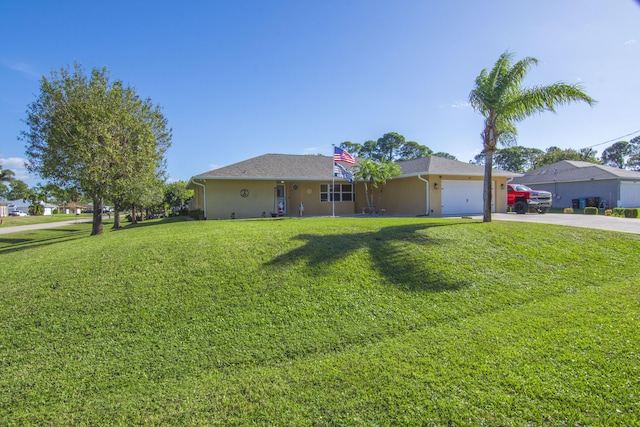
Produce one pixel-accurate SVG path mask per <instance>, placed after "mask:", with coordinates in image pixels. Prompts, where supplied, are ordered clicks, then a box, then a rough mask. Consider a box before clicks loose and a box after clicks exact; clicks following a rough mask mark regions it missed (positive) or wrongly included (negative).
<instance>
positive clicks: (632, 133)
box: [582, 129, 640, 150]
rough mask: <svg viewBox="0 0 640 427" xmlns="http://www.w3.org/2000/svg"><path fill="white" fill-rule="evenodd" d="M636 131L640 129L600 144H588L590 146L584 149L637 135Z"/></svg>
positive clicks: (639, 131)
mask: <svg viewBox="0 0 640 427" xmlns="http://www.w3.org/2000/svg"><path fill="white" fill-rule="evenodd" d="M636 133H640V129H638V130H637V131H635V132H631V133H628V134H626V135H622V136H619V137H617V138H613V139H610V140H608V141H605V142H601V143H599V144H594V145H590V146H588V147H585V148H582V150H586V149H587V148H593V147H597V146H599V145H604V144H608V143H610V142H613V141H620V140H621V139H622V138H626V137H628V136H631V135H635V134H636Z"/></svg>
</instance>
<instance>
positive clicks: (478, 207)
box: [441, 180, 495, 215]
mask: <svg viewBox="0 0 640 427" xmlns="http://www.w3.org/2000/svg"><path fill="white" fill-rule="evenodd" d="M491 187H492V192H493V194H495V189H494V187H495V186H494V185H493V183H492V185H491ZM441 188H442V215H472V214H476V215H477V214H482V210H483V205H484V204H483V199H482V188H483V182H482V181H463V180H456V181H453V180H443V181H442V187H441ZM491 210H492V211H494V212H495V203H494V202H493V201H492V203H491Z"/></svg>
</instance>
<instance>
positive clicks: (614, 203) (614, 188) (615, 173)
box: [513, 160, 640, 208]
mask: <svg viewBox="0 0 640 427" xmlns="http://www.w3.org/2000/svg"><path fill="white" fill-rule="evenodd" d="M513 182H514V183H517V184H524V185H526V186H529V187H531V188H533V189H536V190H546V191H549V192H551V194H553V206H554V207H557V208H569V207H574V208H584V207H585V206H597V207H601V208H614V207H624V208H632V207H640V172H639V171H630V170H626V169H619V168H614V167H611V166H603V165H598V164H595V163H589V162H580V161H573V160H563V161H560V162H556V163H553V164H551V165H548V166H545V167H542V168H539V169H535V170H532V171H530V172H527V173H525V174H524V175H521V176H519V177H517V178H514V180H513Z"/></svg>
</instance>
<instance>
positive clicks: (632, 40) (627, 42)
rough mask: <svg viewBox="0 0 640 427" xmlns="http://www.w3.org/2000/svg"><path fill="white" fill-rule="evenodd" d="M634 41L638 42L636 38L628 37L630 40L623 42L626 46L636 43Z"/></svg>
mask: <svg viewBox="0 0 640 427" xmlns="http://www.w3.org/2000/svg"><path fill="white" fill-rule="evenodd" d="M636 43H638V40H636V39H630V40H627V41H626V42H624V44H625V45H626V46H631V45H632V44H636Z"/></svg>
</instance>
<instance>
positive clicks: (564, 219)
mask: <svg viewBox="0 0 640 427" xmlns="http://www.w3.org/2000/svg"><path fill="white" fill-rule="evenodd" d="M473 218H478V219H482V216H474V217H473ZM491 218H492V220H493V221H520V222H537V223H543V224H557V225H568V226H571V227H582V228H596V229H599V230H611V231H621V232H623V233H633V234H640V218H618V217H614V216H604V215H584V214H561V213H557V214H556V213H546V214H544V215H540V214H536V213H527V214H524V215H518V214H516V213H494V214H491Z"/></svg>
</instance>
